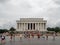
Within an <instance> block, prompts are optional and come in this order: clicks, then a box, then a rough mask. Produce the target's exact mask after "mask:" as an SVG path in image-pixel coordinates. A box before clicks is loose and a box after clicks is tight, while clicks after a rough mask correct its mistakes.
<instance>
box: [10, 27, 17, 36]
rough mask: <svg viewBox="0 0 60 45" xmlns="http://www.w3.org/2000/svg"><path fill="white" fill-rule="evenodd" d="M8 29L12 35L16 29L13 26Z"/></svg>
mask: <svg viewBox="0 0 60 45" xmlns="http://www.w3.org/2000/svg"><path fill="white" fill-rule="evenodd" d="M9 31H10V34H11V35H13V34H14V33H15V31H16V29H15V28H14V27H11V28H10V30H9Z"/></svg>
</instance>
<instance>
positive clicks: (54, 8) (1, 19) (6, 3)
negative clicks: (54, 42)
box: [0, 0, 60, 26]
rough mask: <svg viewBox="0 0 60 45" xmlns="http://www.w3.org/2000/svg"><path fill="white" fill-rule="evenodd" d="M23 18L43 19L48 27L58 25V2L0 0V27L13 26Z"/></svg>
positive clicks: (59, 7) (59, 18)
mask: <svg viewBox="0 0 60 45" xmlns="http://www.w3.org/2000/svg"><path fill="white" fill-rule="evenodd" d="M23 17H24V18H25V17H26V18H44V19H46V20H47V25H48V26H56V25H59V23H60V0H0V26H5V25H6V24H12V25H14V24H15V21H16V20H19V19H20V18H23ZM10 22H11V23H10ZM12 25H10V26H12Z"/></svg>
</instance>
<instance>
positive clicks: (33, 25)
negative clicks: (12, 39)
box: [16, 18, 47, 31]
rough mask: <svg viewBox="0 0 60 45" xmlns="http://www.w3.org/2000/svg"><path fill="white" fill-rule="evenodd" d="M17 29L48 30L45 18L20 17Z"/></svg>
mask: <svg viewBox="0 0 60 45" xmlns="http://www.w3.org/2000/svg"><path fill="white" fill-rule="evenodd" d="M16 22H17V31H47V29H46V23H47V21H46V20H43V18H20V20H17V21H16Z"/></svg>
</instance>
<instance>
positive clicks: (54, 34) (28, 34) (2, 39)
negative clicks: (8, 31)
mask: <svg viewBox="0 0 60 45" xmlns="http://www.w3.org/2000/svg"><path fill="white" fill-rule="evenodd" d="M35 36H36V37H37V38H38V39H40V37H41V36H42V38H44V39H46V40H48V39H49V35H48V34H45V35H44V34H40V33H37V34H34V33H24V34H20V35H19V37H20V40H21V39H23V37H24V38H27V39H28V38H34V37H35ZM52 36H53V40H55V36H56V33H53V34H52ZM5 37H6V36H5V35H4V34H2V35H0V39H1V43H5V39H6V38H5ZM13 37H14V40H15V35H10V41H12V39H13Z"/></svg>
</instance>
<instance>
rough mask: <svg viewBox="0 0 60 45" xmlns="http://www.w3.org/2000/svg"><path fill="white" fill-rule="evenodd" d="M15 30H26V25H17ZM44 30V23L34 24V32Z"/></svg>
mask: <svg viewBox="0 0 60 45" xmlns="http://www.w3.org/2000/svg"><path fill="white" fill-rule="evenodd" d="M32 24H33V23H32ZM17 29H19V30H28V23H17ZM44 29H46V23H35V30H44Z"/></svg>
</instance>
